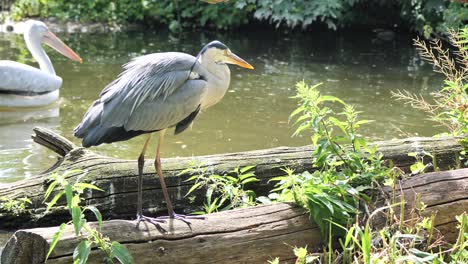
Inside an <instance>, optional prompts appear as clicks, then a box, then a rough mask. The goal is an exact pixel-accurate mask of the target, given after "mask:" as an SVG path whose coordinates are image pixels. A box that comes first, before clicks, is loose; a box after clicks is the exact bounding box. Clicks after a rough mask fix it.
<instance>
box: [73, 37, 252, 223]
mask: <svg viewBox="0 0 468 264" xmlns="http://www.w3.org/2000/svg"><path fill="white" fill-rule="evenodd" d="M226 63H232V64H237V65H239V66H241V67H244V68H248V69H253V67H252V65H250V64H248V63H247V62H246V61H244V60H243V59H241V58H239V57H238V56H237V55H235V54H234V53H232V52H231V51H230V50H229V49H228V48H227V47H226V45H224V44H223V43H221V42H219V41H212V42H210V43H208V44H207V45H205V47H203V49H202V50H201V51H200V52H199V53H198V55H197V57H193V56H191V55H188V54H184V53H178V52H167V53H156V54H150V55H145V56H141V57H138V58H135V59H133V60H132V61H130V62H129V63H128V64H126V65H124V71H123V72H122V73H121V74H120V75H119V77H118V78H117V79H116V80H115V81H113V82H111V83H110V84H109V85H108V86H107V87H106V88H105V89H104V90H103V91H102V93H101V96H100V98H99V99H98V100H96V101H95V102H94V103H93V105H92V106H91V107H90V108H89V109H88V111H87V112H86V114H85V116H84V118H83V121H82V122H81V124H79V125H78V126H77V127H76V128H75V136H77V137H79V138H83V143H82V145H83V146H84V147H89V146H95V145H99V144H102V143H111V142H115V141H122V140H127V139H130V138H132V137H135V136H138V135H141V134H144V133H151V132H155V131H159V130H160V131H161V132H160V133H159V141H158V146H157V148H156V158H155V160H154V166H155V169H156V172H157V174H158V176H159V181H160V184H161V189H162V191H163V195H164V200H166V205H167V210H168V212H169V218H170V219H179V220H181V221H183V222H185V223H187V224H189V225H190V222H188V221H187V220H185V219H188V218H192V219H203V217H202V218H200V217H197V216H184V215H178V214H176V213H175V212H174V207H173V206H172V202H171V198H170V197H169V193H168V191H167V187H166V183H165V181H164V176H163V173H162V169H161V159H160V147H161V145H162V142H163V138H164V134H165V131H166V129H167V128H171V127H175V134H178V133H181V132H182V131H184V130H185V129H187V127H189V126H190V124H191V123H192V122H193V120H194V119H195V117H196V116H197V115H198V113H199V112H200V110H201V109H205V108H208V107H209V106H211V105H214V104H216V103H217V102H219V101H220V100H221V98H223V96H224V94H225V93H226V91H227V89H228V87H229V83H230V71H229V67H228V66H227V65H226ZM150 138H151V134H150V135H149V136H148V137H147V139H146V141H145V144H144V145H143V149H142V151H141V153H140V156H139V157H138V197H137V201H138V202H137V218H136V219H137V221H136V223H137V228H138V226H139V224H140V222H141V221H147V222H149V223H151V224H154V225H156V226H158V227H160V226H159V223H161V222H165V221H166V220H163V219H158V218H152V217H147V216H144V215H143V207H142V204H143V167H144V164H145V153H146V149H147V147H148V142H149V140H150Z"/></svg>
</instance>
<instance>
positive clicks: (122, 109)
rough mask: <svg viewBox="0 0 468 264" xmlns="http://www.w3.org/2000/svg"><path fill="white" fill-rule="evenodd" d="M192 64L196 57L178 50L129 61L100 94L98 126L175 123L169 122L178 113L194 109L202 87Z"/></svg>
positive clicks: (149, 127) (152, 126) (149, 126)
mask: <svg viewBox="0 0 468 264" xmlns="http://www.w3.org/2000/svg"><path fill="white" fill-rule="evenodd" d="M195 63H196V58H195V57H193V56H190V55H188V54H184V53H178V52H168V53H155V54H150V55H145V56H141V57H138V58H136V59H134V60H132V61H131V62H130V63H128V64H126V65H125V66H124V68H125V70H124V72H123V73H122V74H121V75H120V76H119V77H118V79H116V80H115V81H113V82H112V83H111V84H109V85H108V86H107V87H106V88H105V89H104V91H103V92H102V93H101V98H100V101H101V103H102V104H103V110H102V115H101V125H105V126H109V127H116V126H117V127H118V126H124V127H125V129H126V130H128V131H129V130H145V131H151V130H159V129H163V128H167V127H168V126H171V125H175V124H172V122H175V121H176V120H177V118H179V116H180V115H184V114H186V115H187V116H188V115H189V114H190V113H191V111H194V110H195V109H196V108H197V106H198V104H199V101H198V104H197V100H200V99H199V97H201V95H202V94H203V93H204V90H205V86H206V82H205V81H204V80H203V79H198V78H200V76H198V75H193V73H192V68H193V66H194V64H195ZM197 98H198V99H197ZM187 111H188V112H187ZM185 117H186V116H184V117H182V118H185ZM179 121H180V120H179Z"/></svg>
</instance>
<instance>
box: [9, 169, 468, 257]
mask: <svg viewBox="0 0 468 264" xmlns="http://www.w3.org/2000/svg"><path fill="white" fill-rule="evenodd" d="M398 189H399V191H397V194H396V197H397V201H399V199H400V198H401V197H402V194H403V196H404V201H405V203H406V205H405V212H406V214H407V217H409V215H411V212H412V211H413V209H414V206H415V205H416V200H417V199H418V198H417V197H418V195H419V196H420V197H421V198H420V199H421V201H422V202H423V203H424V204H426V206H427V207H426V209H425V210H424V212H423V216H430V215H431V214H432V213H436V218H435V228H436V229H438V230H439V231H440V233H441V234H442V235H444V236H445V239H446V240H447V241H449V242H455V240H456V238H457V232H458V230H457V229H456V221H455V216H456V215H458V214H461V213H463V212H467V211H468V192H467V190H468V169H461V170H454V171H444V172H433V173H426V174H420V175H416V176H414V177H412V178H410V179H407V180H404V181H402V182H401V185H400V188H398ZM391 195H392V191H391V190H386V191H385V192H384V194H382V197H384V196H391ZM94 225H95V224H94ZM162 227H163V228H164V229H166V231H167V233H162V232H160V231H159V230H158V229H157V228H155V227H154V226H153V225H145V224H144V223H143V224H141V225H140V229H136V228H135V222H134V221H126V220H112V221H106V222H105V223H104V227H103V233H104V234H106V235H108V236H109V237H110V238H111V240H116V241H119V242H121V243H122V244H124V245H125V246H127V247H128V249H129V250H130V252H131V254H132V255H133V256H134V258H135V262H136V263H143V264H144V263H266V261H267V260H269V259H271V258H272V257H280V258H281V260H283V261H288V262H290V263H294V256H293V251H292V248H291V246H306V245H307V247H308V249H309V250H313V249H315V248H318V247H321V246H323V239H322V238H321V236H320V231H319V229H318V227H317V226H316V225H315V224H313V223H311V221H310V220H309V216H308V215H307V214H305V213H304V211H303V210H302V209H301V208H297V207H294V205H291V204H287V203H276V204H272V205H266V206H256V207H250V208H245V209H238V210H232V211H226V212H221V213H216V214H211V215H208V216H207V218H206V219H205V220H192V226H191V228H189V227H188V226H187V225H185V224H184V223H182V222H181V221H177V220H176V221H172V220H171V221H169V222H168V223H166V224H162ZM378 227H379V226H378V225H377V226H375V228H378ZM57 229H58V228H57V227H49V228H36V229H27V230H19V231H17V232H16V233H15V234H14V235H13V237H12V238H11V239H10V240H9V242H8V243H7V245H6V247H5V249H4V251H3V254H2V257H1V260H2V263H4V264H10V263H11V264H13V263H14V264H23V263H28V264H29V263H43V261H44V258H45V255H46V252H47V251H48V249H49V243H50V241H51V240H52V236H53V234H54V233H55V232H56V231H57ZM436 234H437V233H436ZM78 242H79V238H75V236H74V234H73V230H72V227H71V226H69V227H67V229H66V231H65V233H64V235H63V238H62V239H61V241H60V242H59V244H58V246H57V248H56V249H55V251H54V253H53V254H52V256H51V258H50V260H49V261H48V262H47V263H71V262H72V260H71V258H72V255H73V249H74V247H75V246H76V245H77V244H78ZM101 259H102V255H101V253H99V252H97V251H96V250H95V249H94V250H93V253H92V255H91V261H90V262H89V263H99V262H100V260H101Z"/></svg>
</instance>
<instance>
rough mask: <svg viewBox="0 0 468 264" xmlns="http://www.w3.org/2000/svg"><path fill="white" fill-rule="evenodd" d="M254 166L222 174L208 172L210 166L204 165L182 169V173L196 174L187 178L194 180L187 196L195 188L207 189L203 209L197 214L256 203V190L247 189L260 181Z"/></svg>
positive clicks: (190, 180) (189, 180) (188, 180)
mask: <svg viewBox="0 0 468 264" xmlns="http://www.w3.org/2000/svg"><path fill="white" fill-rule="evenodd" d="M253 168H254V167H253V166H247V167H243V168H235V169H233V170H231V171H229V172H228V173H227V174H225V175H222V176H221V175H214V174H210V173H208V172H207V171H208V168H207V167H203V165H199V166H192V167H191V168H188V169H186V170H184V171H182V172H181V173H187V172H191V173H192V174H195V175H193V176H192V177H190V178H189V179H187V180H186V181H187V182H194V184H193V186H192V187H191V188H190V190H189V191H188V192H187V194H186V196H188V195H190V194H191V193H192V192H193V191H195V190H199V189H203V190H205V189H206V193H205V202H204V205H203V211H200V212H195V214H210V213H213V212H218V211H225V210H230V209H234V208H242V207H247V206H253V205H255V198H256V195H255V192H253V191H252V190H248V189H246V185H247V184H248V183H250V182H256V181H258V179H257V178H256V177H255V174H254V172H253V171H252V169H253Z"/></svg>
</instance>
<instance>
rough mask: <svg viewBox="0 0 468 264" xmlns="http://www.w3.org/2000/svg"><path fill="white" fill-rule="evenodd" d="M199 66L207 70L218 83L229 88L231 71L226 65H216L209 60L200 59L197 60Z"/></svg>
mask: <svg viewBox="0 0 468 264" xmlns="http://www.w3.org/2000/svg"><path fill="white" fill-rule="evenodd" d="M198 61H199V62H200V64H201V65H202V66H203V68H205V69H206V70H208V71H209V72H210V73H211V74H212V75H214V76H215V77H217V78H219V80H220V81H223V82H226V81H227V84H228V86H229V81H230V79H231V71H230V70H229V67H228V66H227V65H226V64H217V63H216V62H214V60H212V59H211V58H206V57H203V56H202V57H201V58H199V60H198ZM226 89H227V87H226Z"/></svg>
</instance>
